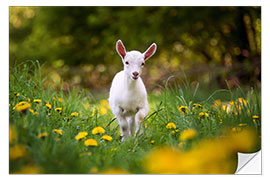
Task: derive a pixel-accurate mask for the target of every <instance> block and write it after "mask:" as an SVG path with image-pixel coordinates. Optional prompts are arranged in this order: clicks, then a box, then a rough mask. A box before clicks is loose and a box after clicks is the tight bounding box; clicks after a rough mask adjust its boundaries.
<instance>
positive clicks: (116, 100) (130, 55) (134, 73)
mask: <svg viewBox="0 0 270 180" xmlns="http://www.w3.org/2000/svg"><path fill="white" fill-rule="evenodd" d="M156 49H157V45H156V44H155V43H153V44H152V45H151V46H150V47H149V48H148V49H147V50H146V51H145V52H144V53H141V52H139V51H130V52H126V49H125V46H124V45H123V43H122V41H121V40H118V41H117V42H116V51H117V52H118V54H119V55H120V57H121V59H122V62H123V64H124V70H123V71H120V72H118V73H117V74H116V75H115V76H114V78H113V81H112V86H111V89H110V97H109V99H108V100H109V104H110V107H111V110H112V112H113V114H114V115H115V117H116V118H117V120H118V123H119V125H120V130H121V136H122V141H123V140H125V139H127V138H128V136H134V135H136V134H141V133H142V128H141V127H140V124H141V122H142V121H143V119H144V117H145V116H146V115H147V114H148V111H149V106H148V101H147V92H146V89H145V86H144V84H143V81H142V79H141V78H140V75H141V73H142V68H143V66H144V63H145V61H146V60H147V59H149V58H150V57H151V56H152V55H153V54H154V53H155V52H156Z"/></svg>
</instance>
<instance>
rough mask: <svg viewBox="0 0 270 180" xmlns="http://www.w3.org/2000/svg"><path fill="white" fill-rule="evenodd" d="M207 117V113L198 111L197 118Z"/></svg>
mask: <svg viewBox="0 0 270 180" xmlns="http://www.w3.org/2000/svg"><path fill="white" fill-rule="evenodd" d="M208 117H209V115H208V113H204V112H200V113H199V118H208Z"/></svg>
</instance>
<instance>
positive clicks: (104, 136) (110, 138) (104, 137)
mask: <svg viewBox="0 0 270 180" xmlns="http://www.w3.org/2000/svg"><path fill="white" fill-rule="evenodd" d="M101 138H102V139H104V140H106V141H111V140H112V137H111V136H109V135H103V136H102V137H101Z"/></svg>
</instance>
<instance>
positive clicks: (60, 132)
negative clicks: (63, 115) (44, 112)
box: [53, 129, 63, 135]
mask: <svg viewBox="0 0 270 180" xmlns="http://www.w3.org/2000/svg"><path fill="white" fill-rule="evenodd" d="M53 132H54V133H55V134H56V133H58V134H60V135H62V134H63V131H62V130H61V129H54V130H53Z"/></svg>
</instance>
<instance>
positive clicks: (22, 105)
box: [13, 101, 31, 112]
mask: <svg viewBox="0 0 270 180" xmlns="http://www.w3.org/2000/svg"><path fill="white" fill-rule="evenodd" d="M30 107H31V104H30V103H28V102H25V101H22V102H20V103H18V104H16V106H15V107H14V108H13V110H16V111H19V112H21V111H26V110H27V109H29V108H30Z"/></svg>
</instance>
